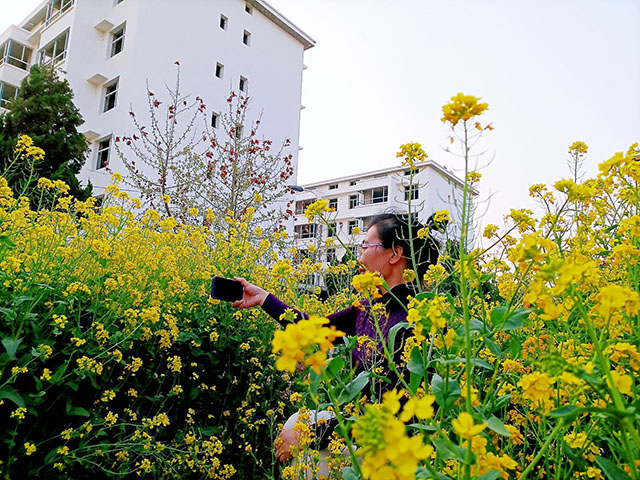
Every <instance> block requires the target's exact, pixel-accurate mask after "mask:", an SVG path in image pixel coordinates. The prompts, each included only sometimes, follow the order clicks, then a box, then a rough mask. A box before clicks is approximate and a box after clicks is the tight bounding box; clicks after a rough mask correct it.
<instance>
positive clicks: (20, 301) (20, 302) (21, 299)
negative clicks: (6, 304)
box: [13, 295, 33, 305]
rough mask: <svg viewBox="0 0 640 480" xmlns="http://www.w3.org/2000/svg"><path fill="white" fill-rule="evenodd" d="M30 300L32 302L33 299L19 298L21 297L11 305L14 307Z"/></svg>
mask: <svg viewBox="0 0 640 480" xmlns="http://www.w3.org/2000/svg"><path fill="white" fill-rule="evenodd" d="M31 300H33V297H27V296H24V295H23V296H21V297H17V298H16V299H15V300H14V301H13V304H14V305H21V304H23V303H24V302H30V301H31Z"/></svg>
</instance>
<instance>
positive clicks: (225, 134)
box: [115, 65, 294, 232]
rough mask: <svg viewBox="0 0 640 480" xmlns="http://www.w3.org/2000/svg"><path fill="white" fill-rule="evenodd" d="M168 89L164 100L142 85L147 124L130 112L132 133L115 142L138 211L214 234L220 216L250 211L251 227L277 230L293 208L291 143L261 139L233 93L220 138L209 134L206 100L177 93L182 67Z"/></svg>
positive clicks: (245, 105) (244, 102) (221, 224)
mask: <svg viewBox="0 0 640 480" xmlns="http://www.w3.org/2000/svg"><path fill="white" fill-rule="evenodd" d="M167 91H168V100H167V101H162V100H161V99H159V98H158V96H157V95H156V94H155V93H154V92H152V91H151V90H150V89H149V86H148V84H147V102H148V109H149V119H150V123H149V127H147V126H146V125H143V124H142V123H141V121H140V120H138V117H137V116H136V114H135V113H134V112H133V111H131V112H130V115H131V118H132V121H133V124H134V127H135V130H136V133H135V134H133V135H124V136H121V137H116V142H115V143H116V151H117V153H118V156H119V157H120V159H121V160H122V162H123V163H124V165H125V167H126V169H127V175H126V177H125V179H124V182H125V183H127V184H128V185H130V186H132V187H134V188H135V189H136V190H137V191H139V192H140V200H141V201H142V203H143V207H144V208H153V209H155V210H157V211H158V212H160V213H161V214H162V215H163V216H165V217H175V218H176V219H178V220H179V221H181V222H183V223H188V224H193V225H206V226H210V227H211V228H212V229H213V230H214V231H216V232H220V231H223V230H225V228H226V222H225V217H231V218H233V219H237V220H239V219H241V218H246V213H247V212H249V211H251V210H253V211H254V212H255V213H254V214H253V219H252V220H251V222H252V223H253V224H254V225H260V226H261V227H263V229H264V230H265V231H268V230H272V229H278V228H282V226H283V223H282V222H283V220H285V219H286V217H287V209H290V207H291V205H292V203H293V200H292V197H291V193H292V192H291V190H290V188H289V187H288V186H287V184H288V183H289V179H290V178H291V177H292V175H293V173H294V167H293V155H292V154H291V153H286V150H287V149H288V148H289V147H290V145H291V142H290V140H289V139H286V140H284V141H282V143H281V144H280V145H278V146H277V147H274V145H273V141H272V140H267V139H264V138H260V137H259V136H258V131H259V128H260V119H257V120H255V121H253V122H249V121H248V119H247V112H248V110H249V104H250V99H249V97H247V96H245V95H236V93H234V92H231V94H230V95H229V97H228V98H227V104H228V112H226V113H223V114H221V115H220V117H219V119H218V121H219V126H220V128H218V129H215V130H218V131H220V132H221V134H220V135H216V133H214V132H211V131H210V130H209V126H208V122H207V114H206V105H205V104H204V101H203V100H202V99H201V98H200V97H196V98H195V99H194V100H190V96H189V95H186V96H185V95H182V94H181V93H180V67H179V65H178V66H177V74H176V83H175V86H174V87H173V88H172V89H171V88H167Z"/></svg>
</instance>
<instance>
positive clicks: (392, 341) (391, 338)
mask: <svg viewBox="0 0 640 480" xmlns="http://www.w3.org/2000/svg"><path fill="white" fill-rule="evenodd" d="M405 328H406V329H409V328H410V327H409V324H408V323H407V322H402V323H398V324H397V325H394V326H393V327H391V329H390V330H389V335H388V336H387V339H388V340H387V347H388V348H389V351H390V352H395V349H396V335H397V334H398V332H399V331H400V330H402V329H405Z"/></svg>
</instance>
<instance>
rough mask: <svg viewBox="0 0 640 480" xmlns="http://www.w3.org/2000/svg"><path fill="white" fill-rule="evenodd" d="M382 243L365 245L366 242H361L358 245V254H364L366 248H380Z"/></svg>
mask: <svg viewBox="0 0 640 480" xmlns="http://www.w3.org/2000/svg"><path fill="white" fill-rule="evenodd" d="M381 246H382V243H380V242H377V243H366V242H362V243H361V244H360V245H358V252H359V253H362V252H364V251H365V250H366V249H367V248H370V247H381Z"/></svg>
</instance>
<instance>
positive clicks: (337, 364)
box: [327, 357, 346, 378]
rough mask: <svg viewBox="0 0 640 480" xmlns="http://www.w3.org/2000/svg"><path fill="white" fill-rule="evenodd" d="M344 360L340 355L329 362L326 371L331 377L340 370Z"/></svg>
mask: <svg viewBox="0 0 640 480" xmlns="http://www.w3.org/2000/svg"><path fill="white" fill-rule="evenodd" d="M345 364H346V363H345V361H344V359H343V358H342V357H335V358H333V359H332V360H331V361H330V362H329V366H328V367H327V372H329V373H330V374H331V375H330V376H331V378H333V377H335V376H336V375H338V374H339V373H340V370H342V368H343V367H344V366H345Z"/></svg>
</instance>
